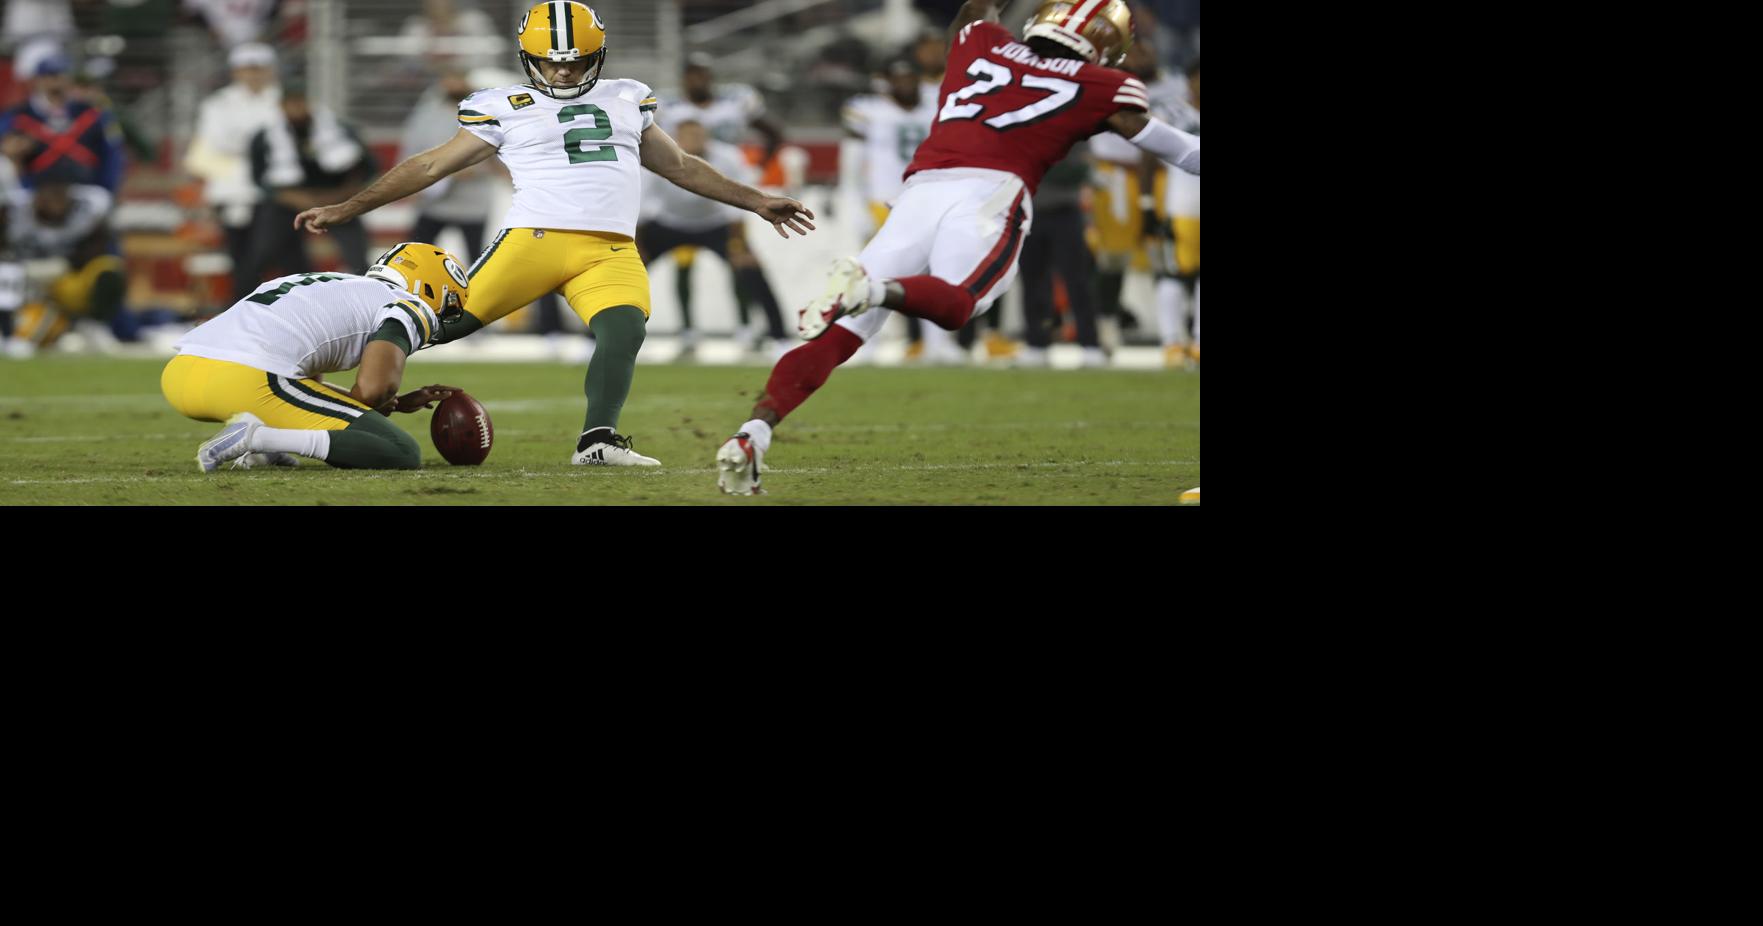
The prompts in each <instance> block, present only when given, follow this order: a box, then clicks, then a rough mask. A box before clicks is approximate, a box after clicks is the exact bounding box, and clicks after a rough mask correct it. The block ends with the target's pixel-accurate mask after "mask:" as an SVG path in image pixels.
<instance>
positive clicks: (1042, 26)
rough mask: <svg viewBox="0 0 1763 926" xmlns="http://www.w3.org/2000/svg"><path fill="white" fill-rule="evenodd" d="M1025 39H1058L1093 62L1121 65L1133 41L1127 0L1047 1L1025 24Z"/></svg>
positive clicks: (1053, 40)
mask: <svg viewBox="0 0 1763 926" xmlns="http://www.w3.org/2000/svg"><path fill="white" fill-rule="evenodd" d="M1022 37H1023V38H1024V39H1046V40H1048V41H1050V42H1057V43H1059V44H1060V45H1063V46H1065V47H1066V48H1069V49H1071V50H1072V51H1075V52H1077V53H1078V54H1080V55H1082V56H1083V57H1084V60H1085V61H1088V62H1090V63H1091V64H1100V65H1102V66H1104V67H1118V66H1119V65H1120V62H1121V61H1122V60H1123V59H1124V58H1126V49H1127V47H1128V46H1130V45H1131V44H1132V10H1129V9H1127V6H1126V0H1047V2H1045V3H1042V4H1041V5H1040V6H1039V7H1037V8H1036V9H1035V12H1034V15H1033V16H1030V17H1029V18H1028V25H1026V26H1024V27H1023V30H1022Z"/></svg>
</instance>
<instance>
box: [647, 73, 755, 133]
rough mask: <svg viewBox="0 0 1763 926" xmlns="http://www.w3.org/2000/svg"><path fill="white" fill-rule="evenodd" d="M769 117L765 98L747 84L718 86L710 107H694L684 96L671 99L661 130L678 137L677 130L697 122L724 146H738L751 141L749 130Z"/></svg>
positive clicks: (696, 105)
mask: <svg viewBox="0 0 1763 926" xmlns="http://www.w3.org/2000/svg"><path fill="white" fill-rule="evenodd" d="M763 115H765V98H764V97H761V96H760V95H759V91H757V90H754V89H753V88H752V87H749V86H747V85H745V84H718V85H717V87H716V90H715V91H714V93H713V94H712V95H711V97H710V102H708V103H694V102H692V101H691V100H689V99H686V97H685V95H684V94H681V95H680V96H679V97H678V98H677V99H675V98H674V97H668V99H667V112H665V113H663V114H662V116H661V127H662V128H663V129H666V130H667V134H669V135H672V134H674V131H673V129H674V126H677V125H679V124H680V123H682V122H696V123H698V124H699V125H701V126H703V127H704V129H705V130H706V131H708V132H709V133H710V137H711V138H714V139H716V140H717V141H720V142H726V143H728V144H731V145H738V144H740V143H741V142H744V141H746V140H747V128H748V126H749V125H751V124H752V122H753V120H754V119H757V118H759V117H760V116H763Z"/></svg>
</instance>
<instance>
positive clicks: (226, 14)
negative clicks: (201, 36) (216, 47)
mask: <svg viewBox="0 0 1763 926" xmlns="http://www.w3.org/2000/svg"><path fill="white" fill-rule="evenodd" d="M280 5H281V0H184V9H186V10H190V11H191V12H194V13H197V14H200V15H201V16H202V18H203V19H204V20H205V21H206V22H207V23H208V28H209V31H211V32H213V33H214V38H215V41H218V42H219V43H220V44H221V46H222V47H223V48H232V47H234V46H236V45H243V44H245V43H247V42H256V41H258V40H260V39H262V38H264V32H265V30H266V29H267V28H268V26H269V22H270V20H271V19H273V18H274V17H275V13H276V8H277V7H278V6H280Z"/></svg>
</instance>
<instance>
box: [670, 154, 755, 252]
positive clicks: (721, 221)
mask: <svg viewBox="0 0 1763 926" xmlns="http://www.w3.org/2000/svg"><path fill="white" fill-rule="evenodd" d="M704 160H706V161H709V162H710V166H711V167H714V168H716V169H717V170H719V171H722V172H723V173H724V174H725V175H727V176H729V177H732V178H734V179H736V180H739V181H741V182H743V183H747V182H751V181H752V180H753V179H754V176H753V174H754V170H753V168H752V167H750V166H749V165H748V164H747V159H746V158H745V157H744V156H742V154H741V149H739V148H736V147H735V146H734V145H729V144H724V143H722V142H719V141H712V142H710V143H709V145H707V146H706V148H705V151H704ZM643 184H644V188H643V195H644V197H645V202H644V210H643V211H644V212H645V213H646V214H648V217H649V218H651V219H653V220H654V221H656V222H659V223H661V224H662V225H666V226H667V227H668V228H675V229H678V230H680V231H688V232H701V231H710V230H711V229H713V228H723V227H725V226H728V225H732V224H734V223H735V222H739V221H740V220H741V217H742V216H743V215H744V214H745V213H744V211H743V210H740V209H736V208H735V207H734V206H730V205H728V204H727V203H720V202H717V201H716V200H714V199H707V198H705V197H703V196H699V195H698V194H696V193H692V192H689V191H687V190H682V189H680V188H679V187H677V186H674V185H673V184H672V183H670V182H668V181H667V180H666V179H664V178H662V177H660V176H658V175H656V174H653V173H649V172H648V171H645V172H644V176H643Z"/></svg>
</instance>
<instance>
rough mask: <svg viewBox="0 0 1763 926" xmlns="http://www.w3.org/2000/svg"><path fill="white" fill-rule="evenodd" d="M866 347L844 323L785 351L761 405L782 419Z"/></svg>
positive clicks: (773, 370)
mask: <svg viewBox="0 0 1763 926" xmlns="http://www.w3.org/2000/svg"><path fill="white" fill-rule="evenodd" d="M862 346H863V339H862V338H860V337H858V336H856V335H854V334H852V333H851V330H850V329H849V328H845V327H842V326H840V325H834V326H832V327H831V328H828V329H827V330H826V334H823V335H821V336H820V337H818V338H815V339H814V340H812V341H809V342H808V343H807V344H804V345H802V346H801V347H798V348H796V349H795V350H793V351H790V352H789V353H787V354H785V355H784V356H783V359H781V360H779V361H778V362H777V366H775V367H772V368H771V378H770V379H768V380H766V381H765V396H764V398H761V399H760V400H759V407H760V408H768V409H771V411H772V412H773V413H775V414H776V415H777V419H778V420H779V421H782V420H783V419H784V416H785V415H788V414H789V413H790V412H793V411H795V410H796V406H798V405H801V404H802V403H803V402H805V401H807V400H808V397H809V396H811V395H813V394H814V390H816V389H819V388H820V387H821V386H822V385H824V384H825V383H826V378H827V377H828V376H831V375H832V373H833V368H834V367H837V366H838V365H839V364H841V363H844V362H845V361H847V360H850V359H851V355H852V354H855V353H857V348H859V347H862Z"/></svg>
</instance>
